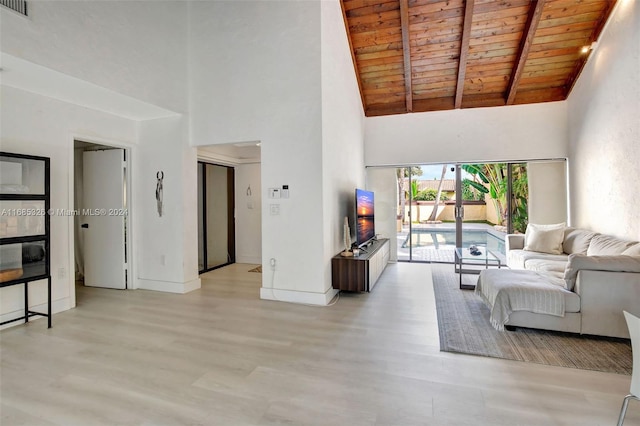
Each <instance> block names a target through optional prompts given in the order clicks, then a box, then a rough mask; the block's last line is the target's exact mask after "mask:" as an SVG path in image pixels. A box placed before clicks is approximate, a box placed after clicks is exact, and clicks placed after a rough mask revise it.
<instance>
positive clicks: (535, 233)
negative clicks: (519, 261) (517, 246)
mask: <svg viewBox="0 0 640 426" xmlns="http://www.w3.org/2000/svg"><path fill="white" fill-rule="evenodd" d="M564 229H565V224H564V223H557V224H554V225H536V224H533V223H530V224H528V225H527V230H526V232H525V234H524V249H525V250H527V251H537V252H541V253H549V254H561V253H562V240H563V238H564Z"/></svg>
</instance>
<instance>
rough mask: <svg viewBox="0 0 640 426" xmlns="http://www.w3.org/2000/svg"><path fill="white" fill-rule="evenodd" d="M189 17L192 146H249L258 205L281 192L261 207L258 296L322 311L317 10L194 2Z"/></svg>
mask: <svg viewBox="0 0 640 426" xmlns="http://www.w3.org/2000/svg"><path fill="white" fill-rule="evenodd" d="M189 16H190V20H191V25H190V31H191V33H190V34H191V38H190V40H191V43H190V94H191V99H190V105H191V141H192V144H194V145H198V146H200V145H211V144H221V143H229V142H239V141H257V140H259V141H261V142H262V145H261V156H262V168H261V173H262V176H261V182H262V197H266V193H267V192H266V191H267V188H270V187H278V188H281V187H282V185H289V186H290V192H291V198H289V199H287V200H285V199H280V200H272V199H267V198H264V200H263V203H262V264H263V265H266V266H265V273H264V274H263V289H262V291H261V295H262V297H265V298H277V299H279V300H291V301H298V302H309V303H319V304H321V303H324V301H325V299H326V295H325V288H326V278H325V271H326V265H325V262H324V250H323V243H322V241H323V238H324V234H323V215H322V212H323V206H322V201H323V198H322V193H323V191H322V185H323V182H322V173H323V171H322V163H323V160H322V127H321V126H322V122H321V118H322V110H321V106H322V98H321V96H322V94H321V77H320V70H321V62H320V2H262V1H256V2H251V1H247V2H194V3H191V4H190V15H189ZM272 204H277V205H278V207H279V214H278V215H271V214H270V205H272ZM271 258H274V259H276V264H277V266H276V269H275V271H273V272H272V271H270V270H269V269H270V268H269V267H268V265H269V261H270V259H271ZM272 283H273V287H274V288H273V289H272V288H271V285H272Z"/></svg>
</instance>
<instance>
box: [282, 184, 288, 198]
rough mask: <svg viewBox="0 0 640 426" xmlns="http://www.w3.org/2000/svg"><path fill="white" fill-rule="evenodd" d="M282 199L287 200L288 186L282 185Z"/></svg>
mask: <svg viewBox="0 0 640 426" xmlns="http://www.w3.org/2000/svg"><path fill="white" fill-rule="evenodd" d="M282 198H289V185H282Z"/></svg>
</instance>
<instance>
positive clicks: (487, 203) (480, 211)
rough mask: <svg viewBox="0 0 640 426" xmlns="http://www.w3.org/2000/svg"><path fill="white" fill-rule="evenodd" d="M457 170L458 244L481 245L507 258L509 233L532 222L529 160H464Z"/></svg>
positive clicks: (500, 256) (496, 255)
mask: <svg viewBox="0 0 640 426" xmlns="http://www.w3.org/2000/svg"><path fill="white" fill-rule="evenodd" d="M456 173H457V176H458V179H457V185H456V193H457V194H459V195H460V196H458V197H456V231H457V233H456V235H457V238H456V247H461V248H463V249H465V250H467V249H469V248H472V249H473V247H474V246H475V247H480V248H481V250H482V249H486V250H488V251H490V252H491V253H493V255H494V256H495V257H497V258H499V259H500V260H501V261H502V262H504V261H505V260H506V259H505V245H504V239H505V235H506V234H507V233H513V232H524V231H525V229H526V226H527V223H528V180H527V164H526V163H481V164H461V165H457V166H456Z"/></svg>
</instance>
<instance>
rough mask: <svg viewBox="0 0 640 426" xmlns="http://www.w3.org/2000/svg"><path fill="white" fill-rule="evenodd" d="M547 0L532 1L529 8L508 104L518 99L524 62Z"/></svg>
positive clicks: (509, 91) (510, 85) (508, 94)
mask: <svg viewBox="0 0 640 426" xmlns="http://www.w3.org/2000/svg"><path fill="white" fill-rule="evenodd" d="M545 3H546V0H538V1H537V2H533V3H532V7H531V8H530V9H529V16H528V17H527V23H526V24H525V26H524V31H523V32H522V34H523V35H524V37H522V41H521V42H520V50H519V52H518V56H517V58H518V59H517V61H516V66H515V68H514V70H513V73H512V74H511V81H509V86H507V105H513V102H514V101H515V99H516V92H517V91H518V84H520V78H521V77H522V71H523V70H524V64H525V63H526V62H527V58H528V56H529V49H531V44H532V43H533V36H534V35H535V33H536V30H537V29H538V23H539V22H540V18H541V17H542V9H543V8H544V4H545Z"/></svg>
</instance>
